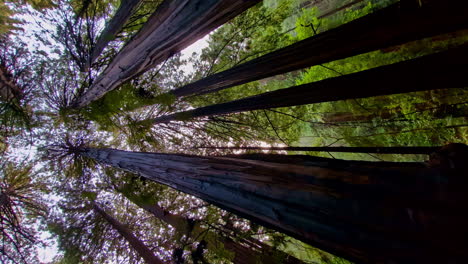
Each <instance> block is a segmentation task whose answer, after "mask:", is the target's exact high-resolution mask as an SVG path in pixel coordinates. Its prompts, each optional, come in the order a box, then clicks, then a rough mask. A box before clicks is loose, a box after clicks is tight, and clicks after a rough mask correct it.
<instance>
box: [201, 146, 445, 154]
mask: <svg viewBox="0 0 468 264" xmlns="http://www.w3.org/2000/svg"><path fill="white" fill-rule="evenodd" d="M197 148H200V149H223V150H226V149H227V150H275V151H320V152H322V151H323V152H349V153H379V154H427V155H429V154H432V153H434V152H436V151H437V150H438V149H440V147H253V146H246V147H215V146H213V147H211V146H209V147H197Z"/></svg>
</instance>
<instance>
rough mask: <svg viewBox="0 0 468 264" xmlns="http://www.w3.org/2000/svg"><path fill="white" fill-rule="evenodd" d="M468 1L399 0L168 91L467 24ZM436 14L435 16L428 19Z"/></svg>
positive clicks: (237, 80)
mask: <svg viewBox="0 0 468 264" xmlns="http://www.w3.org/2000/svg"><path fill="white" fill-rule="evenodd" d="M466 13H468V2H466V1H461V0H449V1H446V0H402V1H399V2H398V3H396V4H394V5H391V6H389V7H387V8H384V9H382V10H380V11H377V12H375V13H372V14H370V15H367V16H365V17H362V18H360V19H357V20H355V21H352V22H350V23H347V24H345V25H342V26H340V27H337V28H335V29H332V30H329V31H327V32H324V33H321V34H318V35H315V36H313V37H310V38H308V39H305V40H302V41H300V42H297V43H295V44H293V45H290V46H288V47H285V48H282V49H280V50H277V51H275V52H272V53H269V54H266V55H264V56H262V57H259V58H257V59H254V60H251V61H249V62H246V63H244V64H241V65H239V66H236V67H234V68H231V69H229V70H226V71H223V72H220V73H217V74H214V75H212V76H209V77H207V78H204V79H202V80H199V81H197V82H194V83H191V84H188V85H186V86H183V87H180V88H177V89H175V90H173V91H172V92H170V94H172V95H174V96H176V97H182V96H189V95H198V94H206V93H212V92H215V91H219V90H222V89H226V88H229V87H233V86H236V85H240V84H244V83H248V82H251V81H255V80H260V79H263V78H266V77H270V76H274V75H277V74H282V73H286V72H290V71H294V70H299V69H302V68H305V67H309V66H313V65H318V64H322V63H326V62H330V61H334V60H339V59H343V58H346V57H351V56H354V55H358V54H361V53H365V52H369V51H373V50H377V49H383V48H387V47H391V46H393V45H400V44H404V43H406V42H409V41H413V40H418V39H422V38H425V37H431V36H435V35H438V34H443V33H450V32H453V31H457V30H461V29H466V28H467V27H468V20H467V19H466ZM434 17H437V18H438V19H437V21H436V20H435V19H433V18H434Z"/></svg>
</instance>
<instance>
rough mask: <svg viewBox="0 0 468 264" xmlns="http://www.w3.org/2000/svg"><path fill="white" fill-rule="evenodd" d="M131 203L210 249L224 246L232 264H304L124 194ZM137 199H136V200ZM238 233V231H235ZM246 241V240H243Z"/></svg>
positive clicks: (272, 249)
mask: <svg viewBox="0 0 468 264" xmlns="http://www.w3.org/2000/svg"><path fill="white" fill-rule="evenodd" d="M122 194H123V195H124V196H125V197H127V198H128V199H129V200H130V201H132V202H133V203H135V204H136V205H137V206H139V207H140V208H142V209H144V210H146V211H147V212H149V213H150V214H152V215H154V216H155V217H156V218H158V219H160V220H161V221H163V222H165V223H166V224H168V225H170V226H172V227H173V228H174V229H175V230H176V232H178V233H179V234H181V235H191V236H192V237H194V238H200V239H203V240H205V241H206V242H207V248H208V249H214V250H215V249H216V248H217V247H218V245H219V244H221V245H223V247H224V249H226V250H228V251H231V252H232V253H234V258H233V259H232V262H233V263H234V264H257V263H259V261H263V263H271V264H274V263H277V264H280V263H287V264H303V263H304V262H303V261H301V260H299V259H297V258H295V257H293V256H291V255H289V254H287V253H285V252H283V251H281V250H278V249H274V248H273V247H271V246H269V245H266V244H264V243H262V242H260V241H255V242H254V243H250V244H254V246H255V247H254V248H252V247H248V246H245V245H242V244H241V243H239V242H236V241H234V240H233V239H231V238H229V237H226V236H224V235H221V234H219V233H215V232H213V231H211V230H208V231H207V230H206V228H204V227H203V226H202V223H201V222H200V221H199V220H193V219H189V218H187V217H183V216H180V215H176V214H172V213H170V212H168V211H166V210H164V209H163V208H162V207H161V206H159V205H157V204H147V203H144V202H141V201H140V200H139V199H138V198H137V197H135V196H134V195H133V194H128V193H124V192H122ZM135 198H136V199H135ZM234 232H236V231H234ZM242 240H245V239H242ZM241 242H242V241H241Z"/></svg>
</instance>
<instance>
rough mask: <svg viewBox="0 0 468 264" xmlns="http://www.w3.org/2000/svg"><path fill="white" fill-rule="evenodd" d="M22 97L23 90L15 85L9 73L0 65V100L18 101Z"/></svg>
mask: <svg viewBox="0 0 468 264" xmlns="http://www.w3.org/2000/svg"><path fill="white" fill-rule="evenodd" d="M23 96H24V94H23V90H22V89H21V88H20V87H19V86H18V85H16V83H15V81H14V80H13V78H12V74H11V72H10V71H9V70H8V68H7V67H5V66H4V65H2V64H0V99H1V100H2V101H4V102H11V101H12V100H17V101H19V100H21V99H22V98H23Z"/></svg>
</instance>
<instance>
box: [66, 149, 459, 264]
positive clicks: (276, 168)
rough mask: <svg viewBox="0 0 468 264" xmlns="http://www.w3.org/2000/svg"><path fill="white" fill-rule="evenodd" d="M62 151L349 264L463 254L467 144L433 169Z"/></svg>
mask: <svg viewBox="0 0 468 264" xmlns="http://www.w3.org/2000/svg"><path fill="white" fill-rule="evenodd" d="M68 152H69V153H73V154H74V155H78V156H83V157H88V158H91V159H94V160H96V161H99V162H101V163H103V164H107V165H110V166H113V167H116V168H121V169H125V170H127V171H131V172H135V173H138V174H139V175H140V176H143V177H145V178H148V179H150V180H153V181H156V182H159V183H162V184H165V185H169V186H171V187H173V188H175V189H177V190H180V191H183V192H186V193H188V194H192V195H195V196H198V197H200V198H202V199H204V200H205V201H208V202H211V203H213V204H215V205H218V206H220V207H221V208H223V209H226V210H228V211H232V212H235V213H237V214H240V215H242V216H245V217H246V218H248V219H251V220H253V221H254V222H257V223H261V224H263V225H266V226H269V227H273V228H275V229H277V230H279V231H282V232H285V233H287V234H290V235H292V236H294V237H296V238H298V239H300V240H302V241H304V242H308V243H311V244H312V245H315V246H317V247H319V248H322V249H325V250H327V251H329V252H333V253H337V254H339V255H341V256H343V257H346V258H348V259H351V260H356V261H360V262H365V263H376V262H381V263H435V262H440V261H442V260H444V261H448V262H455V263H456V262H460V261H462V260H463V259H465V258H466V257H467V255H466V251H465V250H464V248H465V247H466V246H467V245H466V244H467V242H466V236H465V234H466V232H467V230H466V228H465V225H464V223H465V221H466V220H467V218H466V214H464V211H465V210H466V208H465V207H466V206H465V204H466V202H463V201H466V200H467V198H468V197H467V195H466V192H465V189H466V185H467V181H466V178H465V177H464V176H463V175H465V174H466V171H467V167H466V164H465V162H464V160H465V159H466V157H467V156H468V154H467V152H468V150H467V146H466V145H449V146H447V147H445V148H443V149H441V150H440V151H439V152H438V154H437V155H434V156H433V158H432V160H431V162H430V164H431V167H427V166H426V165H425V164H420V163H408V164H406V165H403V164H400V163H379V162H355V161H343V160H334V159H324V158H314V157H310V156H300V155H299V156H282V155H257V156H250V157H249V156H246V157H199V156H190V155H176V154H159V153H138V152H128V151H120V150H115V149H96V148H82V147H73V148H68Z"/></svg>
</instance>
